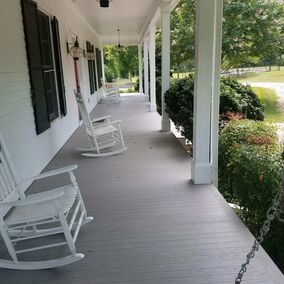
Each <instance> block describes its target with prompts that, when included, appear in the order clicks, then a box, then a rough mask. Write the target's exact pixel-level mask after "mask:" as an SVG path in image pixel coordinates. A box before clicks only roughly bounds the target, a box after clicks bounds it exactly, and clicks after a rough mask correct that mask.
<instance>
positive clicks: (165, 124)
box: [161, 2, 171, 131]
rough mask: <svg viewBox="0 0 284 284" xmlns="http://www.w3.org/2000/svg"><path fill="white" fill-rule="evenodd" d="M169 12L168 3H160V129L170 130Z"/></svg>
mask: <svg viewBox="0 0 284 284" xmlns="http://www.w3.org/2000/svg"><path fill="white" fill-rule="evenodd" d="M170 13H171V7H170V5H169V3H164V2H162V3H161V21H162V102H161V103H162V131H170V130H171V123H170V120H169V117H168V115H167V113H166V110H165V108H166V106H165V97H164V95H165V93H166V91H167V90H168V89H169V88H170V32H171V31H170Z"/></svg>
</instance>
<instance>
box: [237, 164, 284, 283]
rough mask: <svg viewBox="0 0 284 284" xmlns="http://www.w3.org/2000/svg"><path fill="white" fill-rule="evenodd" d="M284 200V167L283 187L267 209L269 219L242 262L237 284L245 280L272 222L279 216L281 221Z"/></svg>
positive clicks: (283, 172) (283, 171) (283, 170)
mask: <svg viewBox="0 0 284 284" xmlns="http://www.w3.org/2000/svg"><path fill="white" fill-rule="evenodd" d="M282 201H284V169H282V178H281V187H280V188H279V192H278V193H277V195H276V196H275V198H274V199H273V204H272V206H271V207H270V208H269V209H268V210H267V214H266V216H267V219H266V221H265V222H264V224H263V225H262V227H261V229H260V231H259V236H258V237H257V238H256V239H255V241H254V243H253V246H252V248H251V250H250V252H249V253H248V254H247V256H246V262H245V263H243V264H242V266H241V269H240V271H239V273H238V276H237V278H236V280H235V284H240V283H241V282H242V280H243V277H244V274H245V273H246V272H247V268H248V266H249V264H250V261H251V260H252V259H253V258H254V257H255V254H256V252H257V251H258V250H259V247H260V245H261V244H262V242H263V240H264V237H265V236H266V234H267V233H268V232H269V230H270V224H271V222H272V221H273V220H274V219H275V218H276V217H278V219H279V220H280V221H282V219H280V214H281V202H282Z"/></svg>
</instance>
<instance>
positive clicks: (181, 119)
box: [165, 76, 264, 140]
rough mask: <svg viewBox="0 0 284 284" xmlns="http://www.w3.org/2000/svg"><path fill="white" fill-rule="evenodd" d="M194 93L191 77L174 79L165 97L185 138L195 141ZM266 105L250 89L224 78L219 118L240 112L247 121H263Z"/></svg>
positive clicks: (176, 124)
mask: <svg viewBox="0 0 284 284" xmlns="http://www.w3.org/2000/svg"><path fill="white" fill-rule="evenodd" d="M193 91H194V80H193V77H192V76H189V77H187V78H183V79H173V80H172V82H171V86H170V89H169V90H168V91H167V92H166V94H165V102H166V111H167V113H168V115H169V117H170V119H171V120H172V121H173V122H174V124H175V126H176V128H177V130H179V131H180V132H181V133H182V135H183V136H185V137H186V138H187V139H189V140H192V135H193V104H194V102H193ZM263 112H264V106H263V105H262V104H261V102H260V101H259V99H258V97H257V96H256V94H255V93H254V92H253V91H252V89H251V88H250V87H249V86H243V85H242V84H240V83H238V82H237V81H236V80H235V79H233V78H230V77H226V78H221V85H220V115H221V116H220V117H221V119H225V120H226V119H227V114H228V113H237V114H239V115H241V116H243V117H244V118H248V119H254V120H263V119H264V114H263Z"/></svg>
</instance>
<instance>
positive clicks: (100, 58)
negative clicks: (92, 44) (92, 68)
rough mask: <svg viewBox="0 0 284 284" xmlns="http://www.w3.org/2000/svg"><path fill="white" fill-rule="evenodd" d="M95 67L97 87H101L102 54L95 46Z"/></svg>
mask: <svg viewBox="0 0 284 284" xmlns="http://www.w3.org/2000/svg"><path fill="white" fill-rule="evenodd" d="M96 58H97V68H98V77H99V80H98V81H99V88H100V87H102V78H103V69H102V54H101V51H100V49H98V48H96Z"/></svg>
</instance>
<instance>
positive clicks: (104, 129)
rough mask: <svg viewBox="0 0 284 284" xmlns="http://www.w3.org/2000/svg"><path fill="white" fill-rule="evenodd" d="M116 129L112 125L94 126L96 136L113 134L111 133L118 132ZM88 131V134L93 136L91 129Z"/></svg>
mask: <svg viewBox="0 0 284 284" xmlns="http://www.w3.org/2000/svg"><path fill="white" fill-rule="evenodd" d="M116 131H117V129H116V128H115V127H114V126H112V125H107V126H102V127H98V128H94V133H95V135H96V136H102V135H105V134H111V133H113V132H116ZM87 132H88V135H89V136H91V137H92V133H91V132H90V131H89V130H87Z"/></svg>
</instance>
